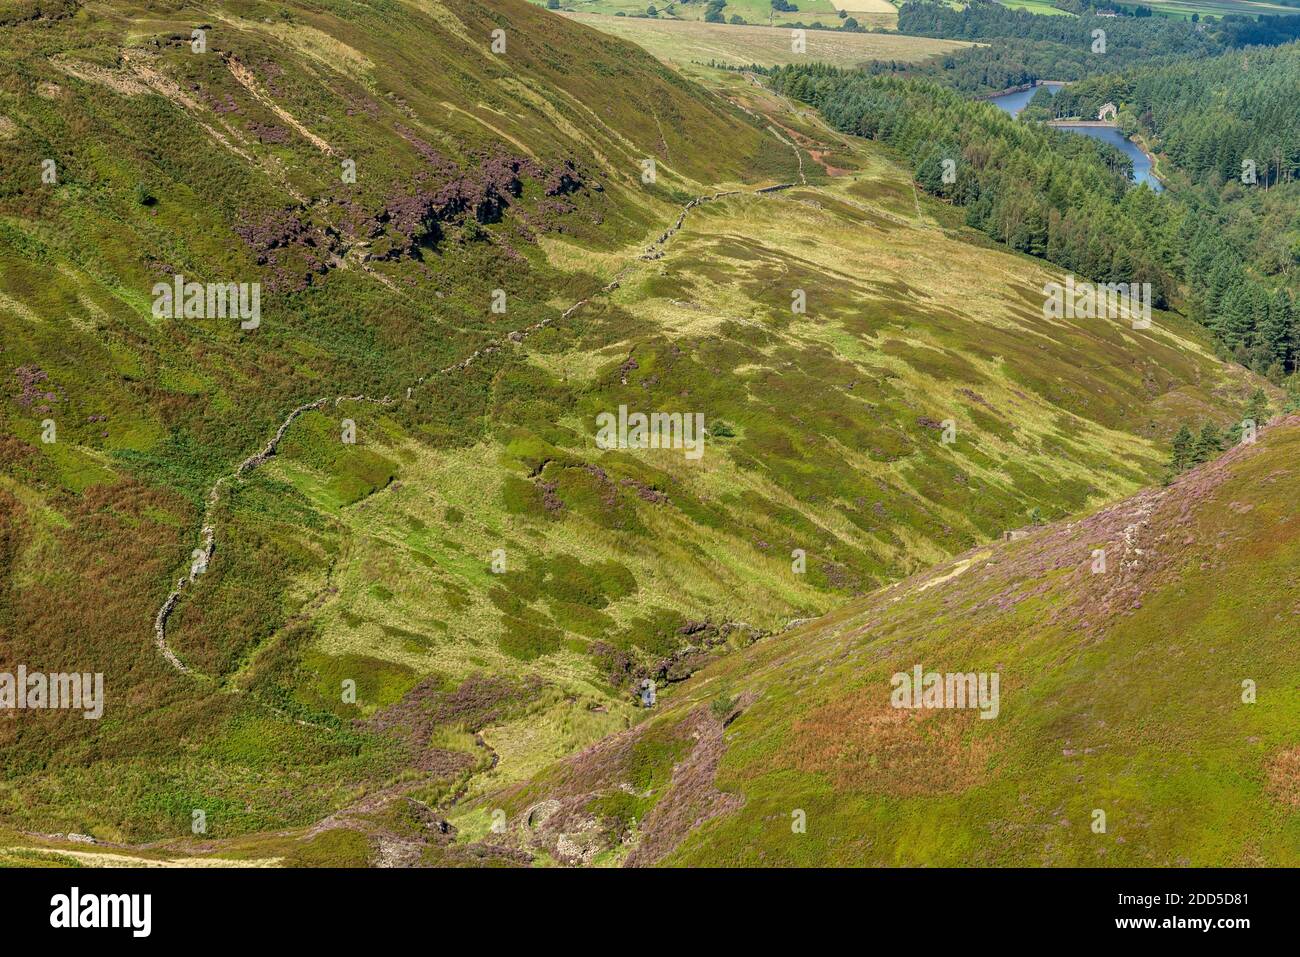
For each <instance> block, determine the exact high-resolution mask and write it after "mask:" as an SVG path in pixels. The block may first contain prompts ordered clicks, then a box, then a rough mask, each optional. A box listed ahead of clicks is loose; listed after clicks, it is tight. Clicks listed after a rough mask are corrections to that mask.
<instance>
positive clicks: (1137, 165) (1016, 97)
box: [989, 83, 1164, 193]
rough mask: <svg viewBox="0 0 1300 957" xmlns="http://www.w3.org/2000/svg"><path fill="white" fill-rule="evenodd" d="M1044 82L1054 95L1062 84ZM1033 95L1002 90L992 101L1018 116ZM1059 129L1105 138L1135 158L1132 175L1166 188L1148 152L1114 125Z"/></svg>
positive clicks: (1138, 179)
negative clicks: (1154, 171)
mask: <svg viewBox="0 0 1300 957" xmlns="http://www.w3.org/2000/svg"><path fill="white" fill-rule="evenodd" d="M1043 85H1044V86H1046V87H1047V88H1048V89H1049V90H1050V91H1051V93H1052V95H1053V96H1055V95H1056V93H1057V91H1058V90H1059V89H1060V88H1061V86H1062V85H1063V84H1060V83H1045V84H1043ZM1033 95H1034V91H1033V90H1020V91H1018V92H1016V93H1003V94H1002V95H1001V96H995V97H992V98H991V99H990V100H989V102H990V103H992V104H994V105H995V106H997V107H998V109H1000V110H1005V111H1006V112H1007V113H1010V114H1011V115H1012V116H1017V115H1018V114H1019V113H1020V111H1021V110H1023V109H1024V108H1025V107H1026V106H1028V105H1029V100H1030V99H1031V98H1032V97H1033ZM1056 129H1058V130H1069V131H1070V132H1071V133H1082V134H1083V135H1084V136H1091V137H1092V138H1093V139H1098V140H1102V141H1103V142H1106V143H1109V144H1110V145H1111V146H1114V147H1116V148H1118V149H1121V150H1123V151H1124V153H1125V154H1127V156H1128V157H1129V159H1131V160H1132V161H1133V179H1134V181H1135V182H1138V183H1146V184H1147V185H1148V186H1150V187H1151V188H1152V189H1153V190H1155V191H1156V192H1157V193H1158V192H1160V191H1161V190H1162V189H1164V186H1163V185H1161V183H1160V180H1158V179H1156V177H1155V175H1154V174H1153V173H1152V172H1151V160H1150V158H1149V157H1148V156H1147V154H1146V153H1143V152H1142V150H1140V149H1139V148H1138V145H1137V144H1136V143H1134V142H1133V141H1132V140H1131V139H1129V138H1128V137H1127V136H1125V135H1124V134H1123V133H1121V132H1120V131H1119V130H1117V129H1115V128H1114V127H1111V126H1075V125H1073V124H1065V125H1063V126H1058V127H1056Z"/></svg>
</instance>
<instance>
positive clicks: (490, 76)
mask: <svg viewBox="0 0 1300 957" xmlns="http://www.w3.org/2000/svg"><path fill="white" fill-rule="evenodd" d="M282 11H283V12H282ZM65 12H66V13H67V14H68V15H67V16H62V17H57V18H55V17H46V18H41V19H23V20H20V21H19V22H17V24H16V25H15V26H14V27H12V28H11V29H6V31H4V32H3V33H2V34H0V52H2V53H3V59H4V62H5V63H6V65H7V67H8V69H7V71H6V72H5V74H4V83H3V86H2V88H0V116H4V117H5V118H6V120H8V123H6V124H3V125H0V131H3V132H4V140H3V142H0V332H2V333H3V352H0V361H2V362H3V365H4V368H3V370H2V371H3V379H4V381H5V390H4V392H3V393H2V398H3V401H0V442H2V443H3V452H2V454H0V466H2V467H0V630H2V631H3V633H4V635H5V637H6V639H7V640H6V641H5V642H4V643H2V644H0V655H2V656H3V658H2V659H0V665H2V666H4V667H6V668H12V667H14V666H16V665H17V664H19V663H22V664H25V665H26V666H27V667H28V668H29V669H32V670H48V671H60V670H68V669H70V668H79V669H81V670H91V671H103V672H104V673H105V675H106V677H105V683H106V693H107V695H108V705H107V708H106V712H105V717H104V718H103V719H102V720H101V721H83V720H81V718H80V716H78V715H71V716H69V715H68V714H66V713H30V714H24V715H23V716H22V718H23V720H21V721H8V722H3V727H0V748H3V749H4V752H5V753H6V755H12V756H13V759H12V760H10V761H6V762H5V764H4V771H3V772H2V773H0V825H2V826H4V827H6V828H10V829H12V831H13V833H14V834H18V835H19V837H18V838H15V840H19V841H23V842H28V843H31V842H36V843H41V842H47V841H51V840H54V839H49V838H46V837H42V835H62V834H68V833H79V834H88V835H90V836H91V837H93V838H95V839H96V840H97V841H99V842H101V843H102V845H103V847H105V848H107V847H109V846H110V845H121V846H120V847H119V848H118V849H119V850H123V849H130V850H132V851H133V852H139V853H143V852H145V851H147V852H149V853H156V854H170V853H175V854H182V853H194V852H195V851H203V852H206V853H212V852H213V850H212V849H213V848H214V847H216V848H219V849H220V851H221V852H223V853H227V854H229V855H234V856H239V857H241V858H246V859H249V860H256V861H263V860H271V859H283V860H288V861H292V862H302V863H330V862H333V863H364V862H366V861H374V860H376V859H378V858H383V859H389V858H392V859H393V860H397V861H399V862H409V861H411V860H413V859H414V860H420V859H423V860H429V861H432V862H435V863H459V862H466V861H472V860H475V859H476V858H474V857H473V855H474V854H477V853H486V854H488V855H489V856H492V855H495V854H497V852H496V851H494V850H492V849H487V850H483V849H482V848H474V849H467V848H469V847H470V845H468V844H466V843H465V842H463V841H462V842H459V843H457V842H447V841H442V839H441V838H440V839H439V840H438V841H435V842H432V843H431V842H430V841H429V840H428V833H429V832H428V826H429V825H430V822H431V821H434V820H437V819H440V817H439V816H440V815H444V814H445V813H447V812H449V811H451V810H452V809H455V808H460V807H468V806H469V802H471V801H473V800H474V799H475V798H477V797H479V796H481V795H482V794H484V793H487V792H488V791H491V790H495V789H498V788H500V787H503V786H507V785H511V784H514V783H517V782H521V781H524V780H526V779H527V778H529V777H530V776H531V775H533V774H534V773H536V772H538V771H539V770H540V769H542V768H544V767H546V766H547V765H549V764H551V763H552V762H554V761H555V760H557V759H560V758H562V757H564V756H565V755H568V754H571V753H573V752H575V751H577V750H580V749H581V748H583V747H585V746H587V745H589V744H591V743H592V742H595V741H597V740H600V739H601V738H603V737H606V736H608V735H610V734H615V733H619V732H622V731H624V730H625V729H627V728H629V727H630V726H631V725H633V724H634V723H635V722H636V720H637V718H638V717H639V715H640V712H638V710H637V709H636V708H635V697H634V689H635V688H636V686H637V684H638V683H639V682H640V680H642V679H643V678H645V677H653V678H655V679H656V680H658V681H659V682H660V683H661V685H662V686H663V689H662V692H661V694H662V698H663V700H664V701H665V702H670V701H672V700H673V699H674V698H675V697H676V691H675V690H674V688H673V686H674V685H676V684H677V683H678V682H680V681H681V680H683V679H685V678H686V677H687V676H689V675H690V674H691V673H692V672H693V671H695V670H697V669H698V668H700V667H701V666H703V665H704V664H706V663H707V662H708V661H710V660H711V659H712V658H713V657H714V656H717V655H721V654H723V653H725V652H727V651H730V650H739V649H742V648H744V647H746V646H748V645H750V644H752V643H753V642H754V641H755V639H757V638H759V637H760V636H762V635H765V634H768V633H771V632H775V631H779V630H780V629H782V628H784V627H785V625H786V624H787V622H789V621H790V620H792V619H799V618H803V617H807V616H811V615H820V614H823V613H826V612H828V611H830V610H832V609H834V608H836V607H837V606H839V605H841V604H842V603H843V602H844V601H845V600H847V599H849V598H851V597H853V596H857V595H862V594H865V593H868V592H870V591H872V590H873V589H875V588H877V587H879V586H881V585H883V584H886V583H888V582H890V581H893V580H895V579H898V578H900V577H903V576H906V575H908V574H911V573H914V572H916V571H918V570H920V569H922V568H925V567H927V566H929V565H931V564H933V563H935V562H941V561H945V560H947V559H949V558H951V557H952V556H953V555H956V554H960V553H963V552H965V551H967V550H969V549H970V548H972V547H975V546H981V545H983V544H984V543H987V542H988V541H990V540H993V539H996V538H998V537H1000V536H1001V534H1002V532H1003V531H1004V530H1006V529H1011V528H1017V527H1020V526H1023V525H1026V524H1027V523H1029V522H1030V521H1031V520H1032V519H1033V518H1035V517H1038V516H1042V517H1045V518H1060V517H1064V516H1068V515H1072V514H1077V513H1080V512H1082V511H1085V510H1089V509H1092V508H1095V507H1097V506H1099V505H1102V504H1105V503H1109V502H1113V501H1115V500H1116V499H1118V498H1119V497H1121V496H1123V495H1126V494H1129V493H1131V492H1133V491H1134V490H1135V489H1137V488H1139V487H1140V486H1142V485H1144V484H1147V483H1150V482H1151V481H1153V480H1156V479H1157V478H1158V477H1159V476H1160V475H1161V474H1162V471H1163V463H1164V460H1165V458H1166V457H1167V442H1168V439H1169V437H1170V435H1171V434H1172V433H1173V431H1174V429H1175V428H1176V426H1177V424H1179V423H1180V422H1181V421H1183V420H1184V419H1189V418H1213V419H1216V420H1217V421H1219V422H1227V421H1230V420H1232V419H1233V418H1234V417H1237V416H1239V414H1240V410H1241V408H1242V406H1243V405H1244V402H1245V398H1246V395H1247V394H1248V393H1249V391H1250V390H1251V389H1253V388H1254V387H1255V385H1256V384H1257V383H1256V381H1255V380H1253V379H1252V377H1251V376H1249V375H1248V374H1247V373H1245V372H1244V371H1243V370H1242V369H1240V368H1238V367H1235V366H1229V365H1224V364H1222V363H1220V362H1219V361H1218V360H1216V359H1215V358H1214V357H1213V355H1212V352H1211V350H1210V347H1209V343H1208V341H1207V339H1206V337H1205V335H1204V333H1203V332H1202V331H1201V330H1200V329H1198V328H1197V327H1195V326H1194V325H1192V324H1190V323H1187V322H1185V321H1183V320H1181V319H1179V318H1178V317H1177V316H1173V315H1158V316H1157V318H1156V322H1155V324H1154V326H1153V328H1152V329H1150V330H1144V331H1134V330H1131V329H1129V328H1128V327H1127V326H1126V325H1119V324H1115V323H1107V322H1103V321H1098V320H1078V321H1073V320H1060V321H1055V322H1050V323H1049V322H1047V321H1046V320H1044V318H1043V315H1042V286H1043V283H1045V282H1047V281H1049V280H1054V279H1058V280H1059V279H1060V278H1061V277H1059V276H1055V275H1054V274H1052V273H1050V272H1048V271H1046V270H1044V269H1043V267H1042V265H1041V264H1040V263H1037V262H1035V261H1033V260H1029V259H1027V258H1024V257H1016V256H1011V255H1008V254H1007V253H1005V252H1002V251H999V250H997V249H994V248H992V247H991V246H990V245H989V244H988V243H987V242H985V241H983V240H981V239H980V238H979V237H978V236H977V235H976V234H974V233H972V232H970V231H969V230H966V229H964V228H962V227H961V226H960V225H958V219H957V217H956V216H955V215H954V214H953V212H952V211H951V210H950V209H949V208H948V207H946V206H943V205H942V204H939V203H936V202H933V201H930V200H927V199H925V198H924V197H920V196H918V195H917V194H916V192H915V190H914V189H913V188H912V184H911V181H910V178H909V177H908V175H907V174H906V173H905V171H904V170H903V168H902V167H901V166H900V165H899V164H898V163H897V162H896V161H895V159H894V158H893V157H891V156H889V155H888V154H886V153H884V152H882V151H881V150H879V149H878V148H876V147H873V146H870V145H869V144H864V143H861V142H859V141H855V140H853V139H850V138H846V137H842V136H839V135H837V134H834V133H831V132H829V131H828V130H826V129H825V128H824V127H823V126H821V125H820V124H818V123H817V122H816V121H815V120H813V119H812V118H810V117H809V116H807V115H805V114H803V113H802V112H800V111H799V110H797V109H795V108H794V107H791V106H790V105H789V104H787V103H786V102H785V101H783V100H781V99H779V98H776V97H773V96H771V95H770V94H768V93H766V92H764V91H762V90H761V89H759V88H757V87H756V86H755V85H754V84H753V82H752V81H751V80H750V79H749V78H747V77H745V76H743V75H740V74H725V75H719V74H714V73H710V74H708V75H707V77H706V79H707V81H708V83H710V84H711V85H712V87H711V88H710V89H706V88H704V87H702V86H699V85H697V84H695V83H692V82H690V81H688V80H686V79H683V78H682V77H681V76H680V75H679V74H676V73H673V72H670V71H669V69H668V68H667V67H665V66H663V65H662V64H660V63H658V62H657V61H655V60H654V59H653V58H651V57H650V56H649V55H648V54H645V53H643V52H642V51H639V50H637V49H636V48H634V47H631V46H630V45H627V44H625V43H623V42H621V41H619V40H616V39H613V38H609V37H605V36H603V35H601V34H599V33H597V32H595V31H593V30H589V29H587V28H585V27H583V26H581V25H579V24H576V23H573V22H571V21H570V20H568V19H566V18H564V17H560V16H556V15H553V14H550V13H547V12H546V11H545V10H543V9H540V8H538V7H535V6H532V5H529V4H526V3H523V2H512V0H504V2H502V3H494V4H492V5H491V6H490V7H489V6H487V5H482V4H478V3H474V2H470V0H453V2H449V3H446V4H443V3H438V2H434V0H420V2H410V3H393V2H384V3H378V2H376V3H372V4H355V3H349V4H341V3H340V4H330V3H326V4H316V5H313V6H310V7H308V6H306V5H301V6H299V5H283V4H277V5H274V6H270V5H266V6H264V5H259V4H233V5H223V6H220V7H216V6H205V5H203V4H196V5H192V6H191V5H187V6H185V7H184V8H178V10H177V12H175V13H174V14H171V15H169V16H168V17H167V18H163V19H160V18H159V17H160V14H159V13H158V11H157V8H155V7H152V6H145V5H140V6H139V7H132V6H130V5H124V4H112V5H107V4H104V5H99V4H93V3H90V4H85V5H83V6H82V7H80V8H78V9H76V10H75V12H74V11H73V9H72V8H71V6H69V7H68V8H67V10H66V11H65ZM196 28H206V34H205V39H206V50H205V52H203V53H196V52H194V50H193V48H192V47H191V40H190V37H191V30H193V29H196ZM495 29H502V30H504V31H505V43H506V46H505V51H504V52H502V53H494V52H492V50H491V48H490V43H491V42H492V39H491V33H492V31H493V30H495ZM697 75H700V74H698V73H697ZM46 159H50V160H53V169H54V170H55V171H56V174H57V175H56V181H55V182H52V183H47V182H43V181H42V176H41V173H42V171H43V169H45V168H47V167H45V166H44V164H43V162H42V161H43V160H46ZM647 159H653V160H654V161H655V164H656V166H655V168H656V177H655V179H654V181H653V182H644V181H643V178H642V171H643V165H642V164H643V161H644V160H647ZM345 160H354V161H355V169H356V174H357V175H356V182H355V183H351V182H346V181H345V180H344V179H343V177H342V176H341V172H342V171H343V170H344V169H345V168H346V167H345V163H344V161H345ZM768 186H789V188H787V189H782V190H778V191H772V192H758V191H757V190H758V189H760V188H764V187H768ZM697 198H700V199H702V200H705V201H702V202H696V199H697ZM175 273H183V274H184V275H185V276H186V277H187V278H193V279H196V280H199V281H241V282H246V281H258V282H261V283H262V289H263V300H262V317H261V324H260V326H259V327H258V328H256V329H251V330H245V329H241V328H240V327H239V324H238V323H237V322H234V321H230V320H218V319H165V318H161V317H157V316H155V315H153V314H152V311H151V289H152V286H153V284H154V283H155V282H158V281H159V280H160V279H166V278H169V277H170V276H171V275H173V274H175ZM497 290H500V291H501V292H502V293H503V294H504V298H503V301H504V303H505V309H504V311H494V309H493V303H494V301H497V300H498V298H499V297H498V296H497V293H496V291H497ZM799 293H802V301H804V302H806V309H804V310H803V311H794V310H793V309H792V303H793V302H795V301H796V299H797V298H798V294H799ZM620 405H626V406H628V407H629V408H630V409H632V410H634V411H638V410H639V411H645V412H653V411H681V412H689V413H699V414H701V415H703V416H704V420H705V422H706V428H707V429H708V435H707V437H706V442H705V446H704V453H703V455H702V457H700V458H698V459H694V458H688V457H687V456H685V455H683V454H682V452H681V450H645V451H642V450H617V449H615V450H607V449H601V448H598V447H597V445H596V442H595V421H596V417H597V416H598V415H600V414H601V413H602V412H609V411H613V410H617V409H618V407H619V406H620ZM295 410H296V411H295ZM47 420H48V421H50V422H53V424H54V426H55V431H56V432H57V437H56V438H55V440H54V441H53V442H47V441H45V440H44V437H45V435H46V434H50V433H49V431H48V427H47V425H46V423H47ZM948 420H951V422H952V424H953V426H954V427H955V441H954V442H952V443H950V444H949V443H945V442H944V441H943V435H944V430H945V427H944V425H943V423H944V422H946V421H948ZM352 429H355V438H356V441H355V442H349V441H346V440H345V439H344V436H345V434H346V435H350V434H351V431H352ZM268 450H269V451H270V452H271V453H272V454H269V455H268V454H266V453H267V451H268ZM241 463H242V464H241ZM196 549H197V550H198V552H199V558H198V568H199V569H201V571H192V569H194V567H195V566H194V562H195V561H196V559H195V557H194V553H195V550H196ZM178 579H179V580H183V581H184V582H185V584H184V585H183V586H179V587H178V585H177V582H178ZM160 629H161V635H160ZM760 647H761V645H760ZM353 692H354V693H353ZM677 747H678V745H677V744H672V743H671V742H669V743H667V744H664V748H665V749H667V750H668V751H672V750H673V749H675V748H677ZM665 753H666V752H665ZM656 767H657V765H656ZM647 773H650V772H649V771H647ZM654 773H658V772H657V771H656V772H654ZM196 810H202V811H204V812H205V815H206V820H207V822H208V825H207V826H208V830H207V831H206V832H205V834H204V836H203V837H202V838H196V837H195V836H194V835H192V834H191V821H192V818H193V813H194V811H196ZM281 829H286V830H288V829H293V833H292V834H291V836H289V837H283V838H282V837H274V836H269V835H271V834H274V833H275V832H278V831H279V830H281ZM412 829H414V831H415V832H416V833H418V834H420V835H422V837H421V839H420V840H413V839H411V837H410V835H411V833H412ZM438 834H439V835H443V836H444V837H445V836H446V832H444V831H441V830H439V831H438ZM262 835H267V836H262ZM214 841H216V842H220V843H218V844H213V843H212V842H214ZM141 842H147V843H149V844H150V846H149V847H146V848H143V849H141V848H140V847H138V846H137V845H139V844H141ZM153 842H163V845H165V846H163V845H155V844H154V843H153ZM54 843H56V844H57V843H58V842H57V841H54ZM74 849H75V848H74ZM465 855H469V856H468V857H466V856H465ZM492 859H493V860H495V859H496V858H495V857H493V858H492ZM501 859H502V860H503V861H505V862H509V861H515V860H522V859H524V858H523V857H522V856H521V855H520V854H519V853H517V852H516V851H515V850H511V849H507V850H506V851H502V852H501Z"/></svg>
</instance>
